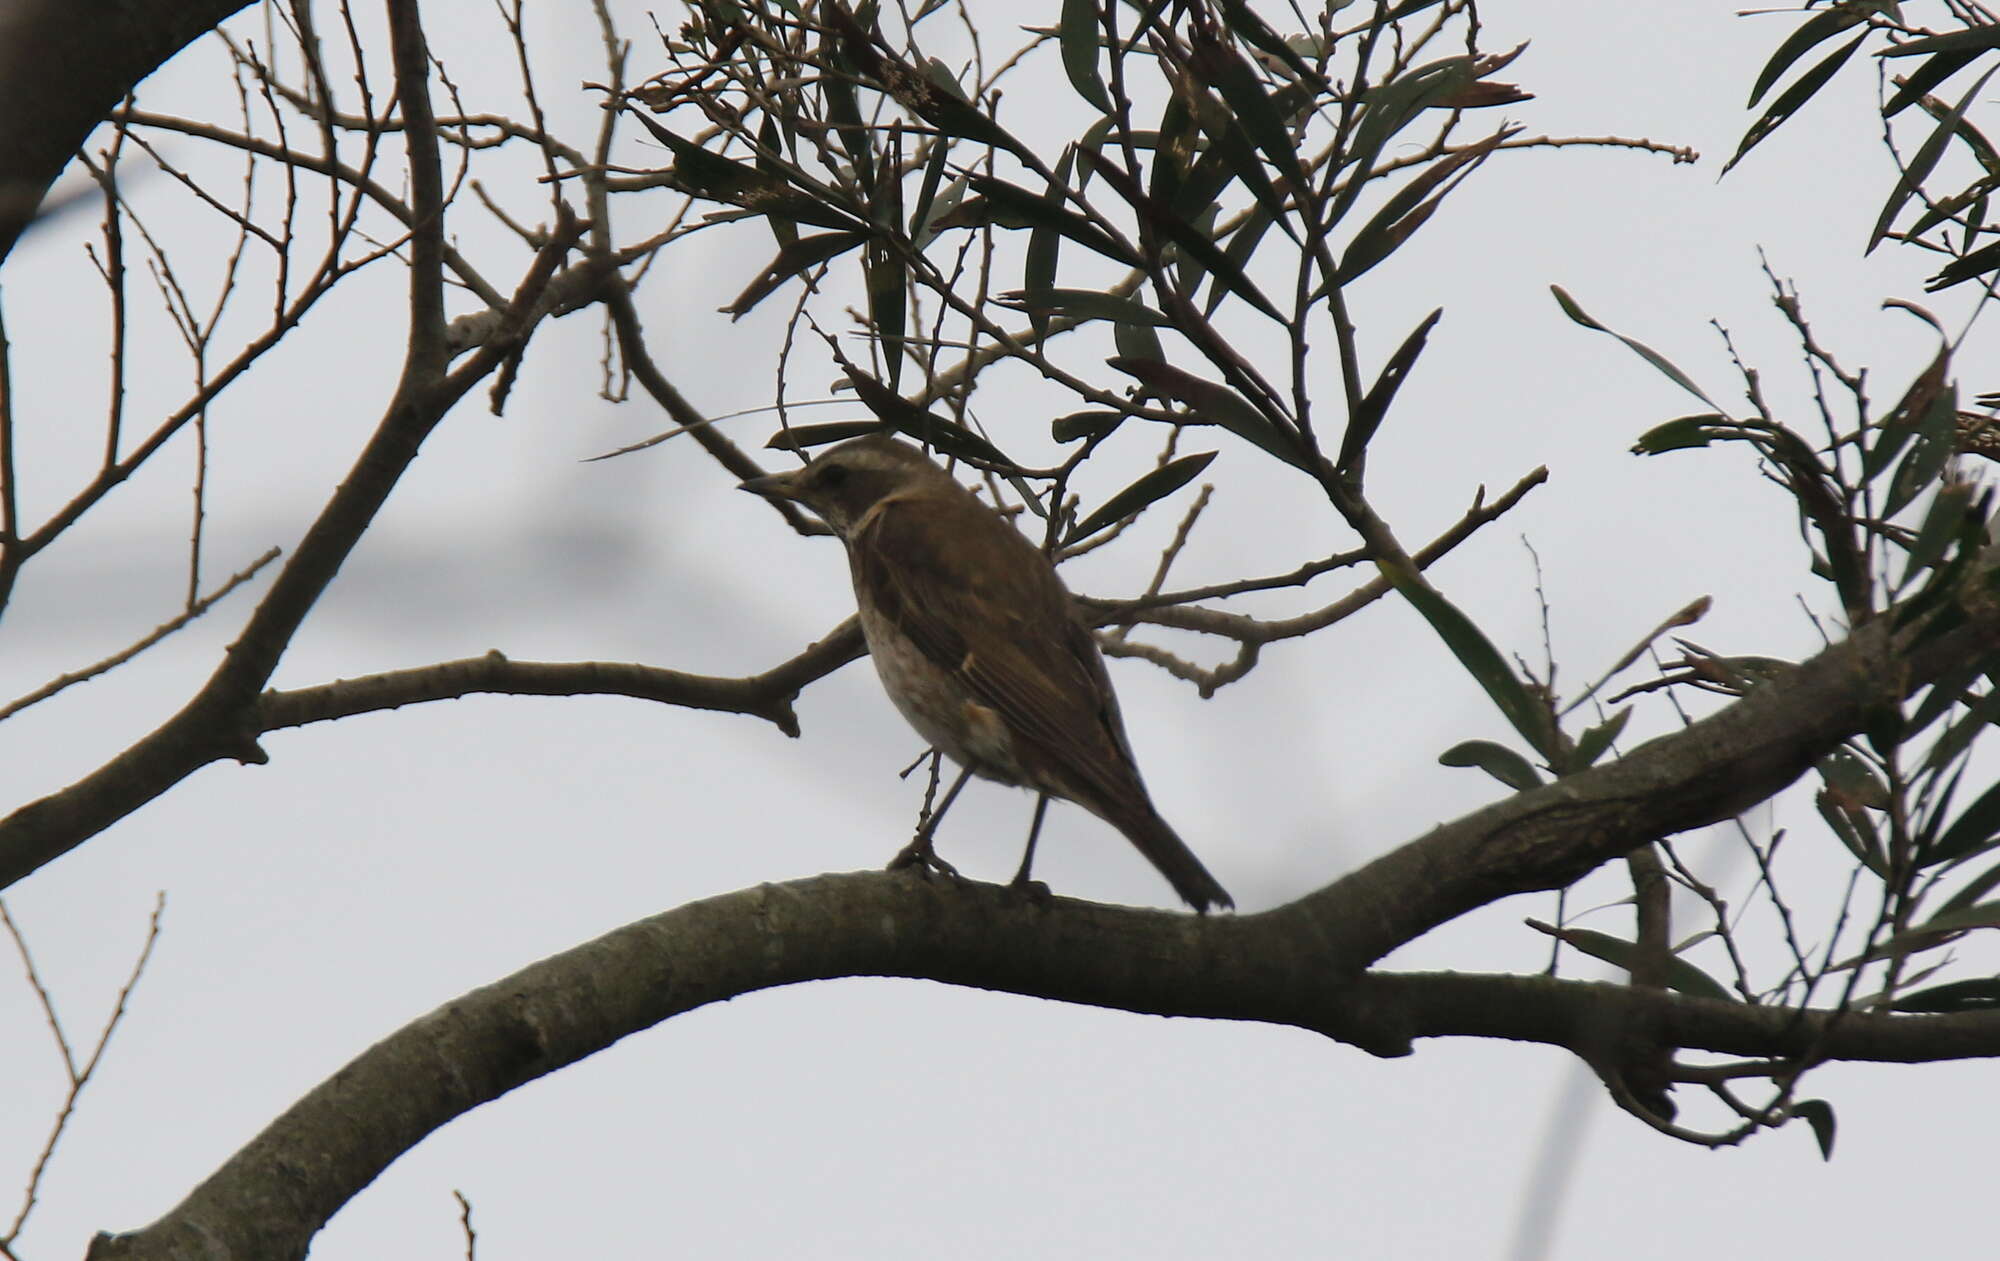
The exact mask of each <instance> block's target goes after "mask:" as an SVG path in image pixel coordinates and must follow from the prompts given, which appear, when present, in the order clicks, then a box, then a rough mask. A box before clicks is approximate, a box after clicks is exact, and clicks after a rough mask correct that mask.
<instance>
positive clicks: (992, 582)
mask: <svg viewBox="0 0 2000 1261" xmlns="http://www.w3.org/2000/svg"><path fill="white" fill-rule="evenodd" d="M743 488H744V489H745V490H749V491H754V492H756V493H757V494H760V495H765V496H777V497H780V498H785V499H792V500H796V501H797V502H799V503H801V504H804V505H805V506H806V507H808V508H810V509H812V510H813V511H814V512H816V513H818V514H819V515H820V516H821V517H822V518H823V519H824V520H825V521H826V523H827V524H828V525H829V526H831V527H832V528H833V530H834V532H835V533H836V534H838V535H839V536H840V537H841V539H842V540H843V541H844V542H845V543H846V544H847V556H848V561H849V565H850V568H851V569H852V571H853V577H854V595H855V602H856V604H857V605H858V606H859V609H860V614H861V629H862V632H863V634H865V635H866V636H867V639H868V650H869V653H870V654H871V655H872V656H873V657H874V660H875V669H876V671H877V672H878V673H879V674H880V675H881V677H882V685H883V687H884V688H885V689H886V690H887V691H888V693H889V698H890V699H891V700H892V701H894V702H895V704H896V708H897V709H899V710H901V711H902V713H903V716H904V717H905V718H907V719H908V720H909V722H910V725H911V726H913V727H915V728H916V729H917V733H918V734H919V735H921V736H923V738H924V739H926V740H928V741H930V742H931V744H932V745H933V746H934V747H936V748H937V749H938V750H940V751H941V752H943V753H944V754H945V755H946V756H947V757H949V758H951V759H952V761H954V762H957V763H958V764H959V765H960V766H962V767H964V768H965V769H966V770H968V771H970V772H972V773H974V774H976V775H980V776H982V777H984V778H986V779H992V780H997V781H999V782H1000V783H1003V784H1014V785H1020V786H1025V787H1029V788H1033V789H1036V790H1037V791H1039V792H1043V793H1047V794H1049V795H1051V796H1056V797H1062V798H1064V799H1066V800H1069V801H1074V802H1076V803H1077V804H1078V805H1080V806H1082V807H1083V808H1084V809H1086V810H1088V811H1090V812H1091V813H1092V814H1095V815H1096V816H1098V817H1099V818H1101V819H1103V820H1104V821H1105V822H1107V823H1109V824H1111V825H1112V826H1113V827H1115V828H1117V829H1118V830H1119V831H1120V832H1123V833H1124V834H1125V836H1126V838H1127V839H1128V840H1130V841H1131V842H1132V843H1133V844H1134V845H1136V846H1137V847H1138V848H1139V852H1140V853H1142V854H1144V855H1145V856H1146V857H1147V859H1148V860H1150V861H1151V862H1152V864H1153V865H1154V866H1155V867H1157V868H1159V870H1160V874H1162V875H1164V876H1165V877H1166V878H1167V881H1168V882H1169V883H1170V884H1172V885H1173V887H1174V891H1175V892H1176V893H1178V894H1180V896H1181V897H1182V898H1183V899H1185V900H1186V901H1187V903H1188V904H1189V905H1191V906H1193V907H1195V908H1196V909H1197V910H1204V911H1205V910H1208V909H1209V908H1210V907H1215V906H1232V905H1234V904H1233V903H1232V902H1231V901H1230V898H1229V894H1227V893H1226V892H1224V891H1223V888H1222V886H1221V885H1220V884H1218V883H1216V880H1215V877H1213V876H1211V875H1209V874H1208V871H1207V869H1206V868H1204V867H1203V866H1202V865H1201V860H1200V859H1198V858H1196V857H1195V856H1194V853H1193V851H1191V850H1189V849H1188V847H1187V846H1186V845H1185V844H1184V843H1183V842H1182V841H1181V839H1180V837H1179V836H1177V835H1176V834H1175V833H1174V830H1173V828H1171V827H1170V826H1168V825H1167V822H1166V820H1164V819H1162V818H1161V817H1160V815H1159V812H1158V811H1157V810H1155V809H1154V808H1153V803H1152V800H1151V798H1149V797H1148V796H1147V794H1146V786H1145V784H1144V782H1143V781H1142V780H1141V779H1140V778H1139V769H1138V766H1137V765H1136V764H1135V763H1134V762H1133V760H1132V749H1131V745H1130V744H1129V743H1128V742H1127V741H1126V738H1125V726H1124V723H1123V721H1122V720H1121V719H1120V718H1119V715H1118V698H1117V697H1116V696H1115V695H1114V694H1113V693H1112V690H1111V677H1110V675H1109V674H1108V673H1106V671H1105V669H1104V659H1103V657H1102V656H1101V655H1100V654H1099V652H1098V650H1097V643H1096V641H1095V640H1094V639H1093V638H1092V637H1091V634H1090V630H1089V628H1088V627H1086V626H1085V625H1084V624H1083V623H1082V621H1080V620H1079V619H1078V618H1077V616H1076V612H1075V606H1074V605H1073V604H1072V602H1071V600H1070V596H1069V592H1068V591H1067V590H1066V589H1065V588H1064V587H1063V584H1062V579H1061V578H1059V577H1058V576H1057V575H1056V571H1055V567H1054V566H1053V565H1051V564H1050V563H1049V560H1048V558H1047V557H1046V556H1044V555H1043V554H1042V553H1041V551H1040V550H1038V549H1037V548H1036V547H1035V546H1034V545H1033V544H1032V543H1030V542H1028V540H1027V539H1025V538H1023V537H1021V534H1020V532H1019V531H1017V530H1016V529H1014V527H1013V526H1012V525H1009V524H1008V523H1007V521H1006V520H1005V519H1003V518H1002V517H1001V516H1000V515H999V514H998V513H996V512H994V511H993V510H992V509H991V508H988V507H987V506H986V505H985V504H983V503H981V502H980V501H979V500H978V499H976V498H975V497H974V496H973V494H972V492H970V491H968V490H967V489H965V487H963V486H961V485H960V484H959V483H958V481H957V480H956V479H955V478H953V477H952V476H951V475H950V474H949V473H947V472H945V471H944V470H943V469H942V468H939V467H938V466H937V465H936V464H934V463H932V462H931V460H930V459H929V457H927V456H925V455H924V453H923V452H921V451H919V450H917V449H916V448H915V447H913V446H910V445H908V444H907V443H903V442H898V441H896V440H895V439H893V438H887V437H867V438H856V439H854V440H852V441H850V442H844V443H841V444H840V445H839V446H836V447H832V448H829V449H828V450H826V451H824V452H822V453H821V454H820V455H819V456H818V457H817V458H815V459H814V460H813V461H812V463H810V464H808V465H806V466H805V467H804V468H801V469H797V470H795V471H793V472H790V473H778V474H774V475H772V476H769V477H759V478H754V479H752V480H750V481H747V482H745V483H744V484H743ZM1038 818H1039V816H1038ZM1024 870H1025V868H1024Z"/></svg>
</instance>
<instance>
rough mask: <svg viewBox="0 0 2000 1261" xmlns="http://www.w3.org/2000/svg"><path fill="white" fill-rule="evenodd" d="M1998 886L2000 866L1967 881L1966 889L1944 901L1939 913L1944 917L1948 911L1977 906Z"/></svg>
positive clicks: (1990, 868)
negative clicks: (1980, 900)
mask: <svg viewBox="0 0 2000 1261" xmlns="http://www.w3.org/2000/svg"><path fill="white" fill-rule="evenodd" d="M1975 852H1976V851H1975ZM1996 886H2000V865H1996V866H1993V867H1989V868H1987V869H1986V870H1985V871H1982V872H1980V873H1979V874H1978V875H1977V876H1974V877H1973V878H1972V879H1971V880H1969V881H1967V882H1966V884H1965V887H1964V888H1962V889H1960V890H1958V891H1957V892H1955V893H1953V894H1952V895H1951V896H1950V897H1948V898H1946V899H1945V900H1944V902H1943V904H1942V905H1940V906H1939V907H1938V913H1939V914H1940V915H1942V914H1944V913H1946V912H1948V911H1959V910H1963V909H1965V908H1966V907H1968V906H1975V905H1977V904H1978V902H1979V899H1981V898H1983V897H1985V896H1986V895H1987V894H1989V893H1991V892H1993V890H1994V888H1995V887H1996Z"/></svg>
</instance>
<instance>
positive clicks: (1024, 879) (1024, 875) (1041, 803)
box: [1010, 793, 1049, 895]
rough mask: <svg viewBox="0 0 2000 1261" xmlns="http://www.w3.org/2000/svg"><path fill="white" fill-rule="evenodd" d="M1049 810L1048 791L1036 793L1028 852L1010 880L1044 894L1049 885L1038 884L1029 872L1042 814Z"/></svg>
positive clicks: (1021, 887) (1029, 832)
mask: <svg viewBox="0 0 2000 1261" xmlns="http://www.w3.org/2000/svg"><path fill="white" fill-rule="evenodd" d="M1048 810H1049V795H1048V794H1047V793H1037V794H1036V795H1035V821H1034V822H1033V823H1030V824H1029V825H1028V848H1027V852H1025V853H1023V854H1022V855H1021V870H1019V871H1017V872H1015V873H1014V879H1013V880H1012V881H1011V882H1010V883H1011V886H1012V887H1013V888H1016V889H1034V890H1040V891H1041V893H1042V894H1044V895H1046V894H1047V893H1048V891H1049V890H1048V886H1047V885H1043V884H1037V883H1036V882H1035V881H1034V880H1032V879H1030V878H1029V876H1028V872H1029V871H1030V870H1031V869H1032V868H1033V867H1034V865H1035V842H1036V841H1037V840H1039V839H1041V835H1042V816H1043V815H1045V814H1047V813H1048Z"/></svg>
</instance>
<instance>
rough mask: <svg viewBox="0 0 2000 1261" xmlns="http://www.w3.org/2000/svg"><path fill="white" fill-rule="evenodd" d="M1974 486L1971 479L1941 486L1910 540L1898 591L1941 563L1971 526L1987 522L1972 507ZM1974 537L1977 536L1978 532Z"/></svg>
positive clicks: (1897, 586)
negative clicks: (1946, 553)
mask: <svg viewBox="0 0 2000 1261" xmlns="http://www.w3.org/2000/svg"><path fill="white" fill-rule="evenodd" d="M1974 489H1975V487H1974V486H1973V485H1972V483H1970V482H1946V483H1945V484H1944V485H1942V486H1940V487H1938V492H1937V494H1936V495H1935V496H1933V497H1932V499H1931V506H1930V508H1929V509H1928V510H1927V511H1926V512H1925V513H1924V523H1923V526H1922V527H1921V528H1919V529H1918V530H1917V537H1916V538H1915V539H1914V540H1912V541H1911V543H1910V550H1909V553H1908V555H1907V556H1906V557H1905V559H1904V562H1903V576H1902V578H1901V580H1899V581H1898V582H1897V583H1896V590H1898V591H1902V590H1903V589H1905V588H1907V587H1908V586H1909V585H1910V582H1911V581H1912V580H1913V579H1914V578H1916V576H1917V575H1918V574H1921V573H1923V572H1924V571H1925V570H1927V569H1929V568H1930V567H1931V566H1933V565H1935V564H1937V562H1938V561H1939V559H1940V558H1942V557H1943V556H1944V553H1945V549H1946V548H1948V547H1950V546H1951V544H1952V540H1954V539H1958V538H1962V537H1965V533H1966V527H1967V526H1968V525H1970V526H1973V527H1974V528H1975V529H1976V528H1977V527H1978V526H1981V525H1984V524H1985V522H1984V520H1983V519H1981V518H1980V517H1979V516H1978V515H1977V514H1975V513H1974V512H1973V510H1972V496H1973V491H1974ZM1973 537H1974V538H1975V539H1976V538H1977V535H1974V536H1973ZM1975 545H1976V544H1975Z"/></svg>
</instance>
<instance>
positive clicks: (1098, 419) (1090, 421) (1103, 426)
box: [1049, 410, 1125, 442]
mask: <svg viewBox="0 0 2000 1261" xmlns="http://www.w3.org/2000/svg"><path fill="white" fill-rule="evenodd" d="M1124 419H1125V413H1123V412H1110V411H1102V410H1092V411H1082V412H1071V413H1070V414H1069V415H1067V416H1058V417H1056V418H1055V419H1054V420H1052V421H1050V422H1049V434H1050V436H1051V437H1053V438H1054V439H1055V440H1056V441H1057V442H1075V441H1076V440H1077V439H1078V438H1094V437H1098V436H1100V435H1102V434H1107V433H1110V432H1111V431H1112V430H1113V429H1114V428H1116V427H1117V426H1118V422H1120V421H1122V420H1124Z"/></svg>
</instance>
